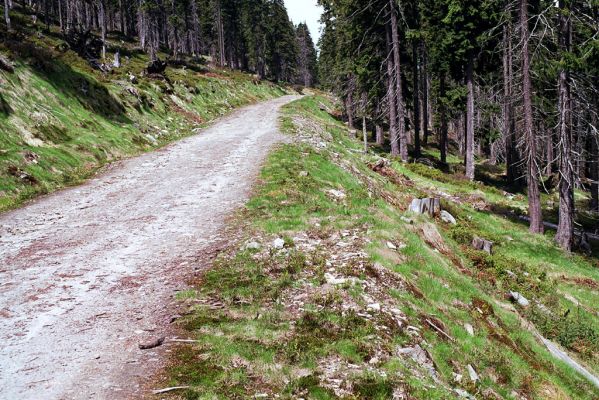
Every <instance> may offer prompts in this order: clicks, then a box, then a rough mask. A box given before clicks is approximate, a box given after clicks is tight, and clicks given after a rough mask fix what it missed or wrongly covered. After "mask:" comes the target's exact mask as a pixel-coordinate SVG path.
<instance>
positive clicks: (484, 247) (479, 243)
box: [472, 237, 493, 254]
mask: <svg viewBox="0 0 599 400" xmlns="http://www.w3.org/2000/svg"><path fill="white" fill-rule="evenodd" d="M472 247H474V248H475V249H476V250H480V251H484V252H485V253H487V254H491V253H492V252H493V242H491V241H489V240H485V239H481V238H479V237H475V238H474V239H473V240H472Z"/></svg>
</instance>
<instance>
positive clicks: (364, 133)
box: [362, 112, 368, 154]
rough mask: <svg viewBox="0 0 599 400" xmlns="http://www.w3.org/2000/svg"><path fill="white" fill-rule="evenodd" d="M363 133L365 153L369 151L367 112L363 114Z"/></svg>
mask: <svg viewBox="0 0 599 400" xmlns="http://www.w3.org/2000/svg"><path fill="white" fill-rule="evenodd" d="M362 134H363V137H364V154H366V153H368V131H367V130H366V113H365V112H364V114H363V115H362Z"/></svg>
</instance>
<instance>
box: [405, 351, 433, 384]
mask: <svg viewBox="0 0 599 400" xmlns="http://www.w3.org/2000/svg"><path fill="white" fill-rule="evenodd" d="M397 354H398V355H400V356H402V355H403V356H408V357H410V358H411V359H412V360H413V361H414V362H415V363H416V364H418V365H419V366H420V367H422V368H424V369H425V370H426V371H427V372H428V373H429V375H430V376H431V378H433V380H434V381H435V382H439V377H438V375H437V370H436V369H435V365H434V364H433V362H432V359H431V357H430V356H429V354H428V352H427V351H426V350H424V349H423V348H422V347H420V345H418V344H417V345H416V346H414V347H406V348H403V349H398V350H397Z"/></svg>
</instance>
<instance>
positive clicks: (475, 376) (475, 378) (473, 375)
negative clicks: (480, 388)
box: [468, 364, 480, 382]
mask: <svg viewBox="0 0 599 400" xmlns="http://www.w3.org/2000/svg"><path fill="white" fill-rule="evenodd" d="M468 375H470V380H471V381H472V382H476V381H478V380H479V379H480V378H479V377H478V374H477V373H476V371H475V370H474V368H473V367H472V365H470V364H468Z"/></svg>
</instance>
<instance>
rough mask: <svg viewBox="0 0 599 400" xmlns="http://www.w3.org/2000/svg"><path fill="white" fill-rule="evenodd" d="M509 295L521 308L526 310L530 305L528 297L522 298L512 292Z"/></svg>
mask: <svg viewBox="0 0 599 400" xmlns="http://www.w3.org/2000/svg"><path fill="white" fill-rule="evenodd" d="M509 295H510V299H512V300H513V301H515V302H516V303H518V305H519V306H520V307H524V308H526V307H528V306H529V305H530V301H528V299H527V298H526V297H524V296H522V295H521V294H520V293H518V292H510V293H509Z"/></svg>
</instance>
